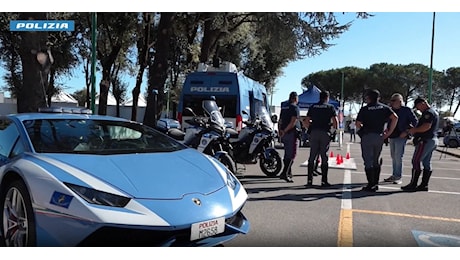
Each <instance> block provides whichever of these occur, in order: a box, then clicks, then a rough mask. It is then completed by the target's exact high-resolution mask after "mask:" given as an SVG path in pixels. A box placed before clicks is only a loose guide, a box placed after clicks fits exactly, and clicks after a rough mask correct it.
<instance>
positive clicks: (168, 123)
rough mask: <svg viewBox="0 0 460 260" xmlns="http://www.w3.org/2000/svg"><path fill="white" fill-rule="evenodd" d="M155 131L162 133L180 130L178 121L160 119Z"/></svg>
mask: <svg viewBox="0 0 460 260" xmlns="http://www.w3.org/2000/svg"><path fill="white" fill-rule="evenodd" d="M156 128H157V130H160V131H161V132H163V133H166V132H168V130H169V129H173V128H175V129H180V128H181V126H180V123H179V121H177V120H175V119H172V118H160V119H158V120H157V125H156Z"/></svg>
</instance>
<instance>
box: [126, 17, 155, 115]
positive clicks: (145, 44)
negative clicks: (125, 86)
mask: <svg viewBox="0 0 460 260" xmlns="http://www.w3.org/2000/svg"><path fill="white" fill-rule="evenodd" d="M139 19H140V21H139V24H138V26H137V35H138V36H137V45H136V46H137V53H138V55H137V64H138V66H139V70H138V71H137V76H136V86H135V87H134V88H133V90H132V94H133V107H132V110H131V120H133V121H136V118H137V105H138V100H139V94H140V93H141V85H142V81H143V78H144V71H145V69H146V68H147V67H148V66H149V64H150V57H149V54H150V50H151V49H152V47H153V44H154V37H153V25H154V23H153V20H154V19H153V14H150V13H142V14H140V15H139Z"/></svg>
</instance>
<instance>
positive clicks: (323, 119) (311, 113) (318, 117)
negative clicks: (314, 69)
mask: <svg viewBox="0 0 460 260" xmlns="http://www.w3.org/2000/svg"><path fill="white" fill-rule="evenodd" d="M337 121H338V120H337V113H336V112H335V109H334V106H333V105H331V104H329V92H328V91H323V92H321V93H320V94H319V102H318V103H316V104H314V105H312V106H310V108H309V109H308V112H307V117H306V118H305V119H304V120H303V124H304V126H305V128H308V131H309V132H310V135H309V138H310V157H309V158H308V177H307V184H306V186H307V187H308V186H311V185H312V184H313V171H314V170H315V167H314V166H315V162H316V159H317V158H318V155H319V156H321V187H329V186H331V184H329V182H328V181H327V172H328V169H329V165H328V157H327V151H328V150H329V144H330V142H331V137H330V130H331V125H332V127H333V129H337Z"/></svg>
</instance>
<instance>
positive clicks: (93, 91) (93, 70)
mask: <svg viewBox="0 0 460 260" xmlns="http://www.w3.org/2000/svg"><path fill="white" fill-rule="evenodd" d="M96 28H97V14H96V13H92V17H91V111H93V114H95V111H96V105H95V104H96V100H95V99H96V46H97V45H96V43H97V37H96V34H97V29H96Z"/></svg>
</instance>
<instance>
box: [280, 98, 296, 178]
mask: <svg viewBox="0 0 460 260" xmlns="http://www.w3.org/2000/svg"><path fill="white" fill-rule="evenodd" d="M298 102H299V97H298V96H297V93H296V92H291V93H290V94H289V104H288V105H286V106H282V107H281V113H280V120H279V121H278V131H279V136H280V138H281V142H282V143H283V144H284V160H283V163H284V168H283V171H282V172H281V175H280V179H283V180H285V181H287V182H294V181H293V180H292V171H291V166H292V163H293V162H294V159H295V156H296V154H297V148H298V147H299V144H298V142H299V138H298V134H297V130H296V125H297V124H298V123H297V122H298V120H299V118H300V111H299V107H297V103H298Z"/></svg>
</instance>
